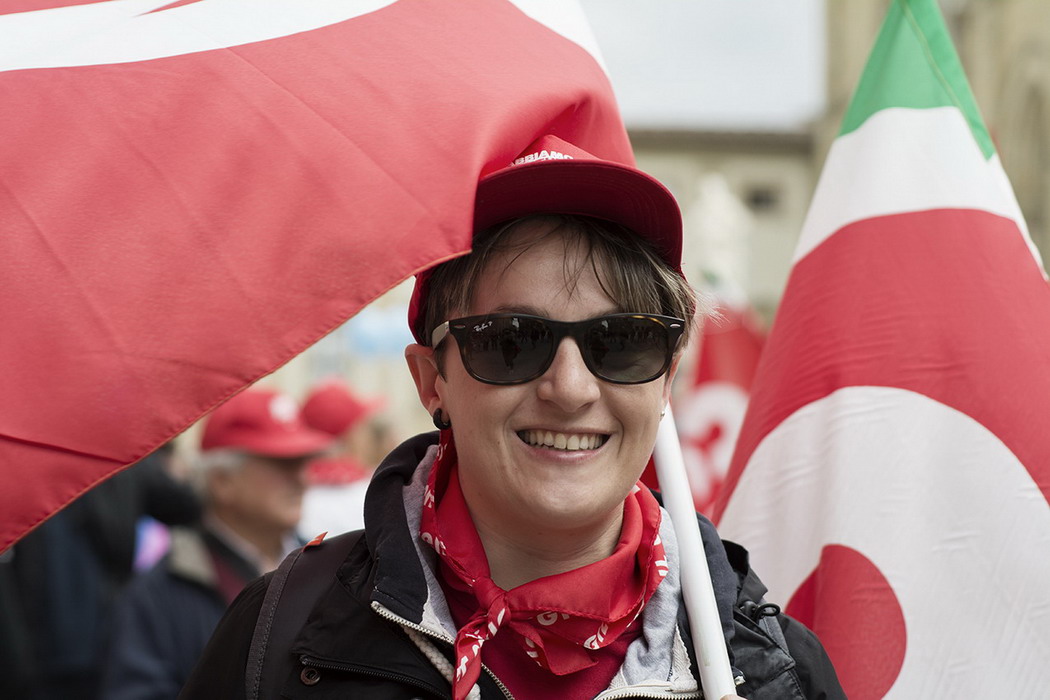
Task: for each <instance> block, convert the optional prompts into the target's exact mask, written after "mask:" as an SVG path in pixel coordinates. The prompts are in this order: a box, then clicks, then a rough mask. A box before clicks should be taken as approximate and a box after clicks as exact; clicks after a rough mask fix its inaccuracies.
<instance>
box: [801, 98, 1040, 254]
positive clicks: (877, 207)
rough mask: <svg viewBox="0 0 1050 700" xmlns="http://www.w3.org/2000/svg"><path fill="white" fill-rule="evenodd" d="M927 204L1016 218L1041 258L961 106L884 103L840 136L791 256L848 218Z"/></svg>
mask: <svg viewBox="0 0 1050 700" xmlns="http://www.w3.org/2000/svg"><path fill="white" fill-rule="evenodd" d="M858 163H864V164H865V167H864V168H863V169H861V168H858V166H857V164H858ZM927 209H983V210H985V211H988V212H991V213H993V214H998V215H999V216H1003V217H1006V218H1008V219H1012V220H1013V221H1014V222H1016V223H1017V226H1018V228H1019V229H1020V230H1021V231H1022V233H1023V235H1024V237H1025V240H1026V241H1027V243H1028V248H1029V250H1031V251H1032V255H1033V256H1034V257H1035V259H1036V261H1037V262H1039V261H1040V257H1039V253H1038V251H1037V249H1036V247H1035V245H1034V244H1033V243H1032V240H1031V237H1030V236H1029V235H1028V229H1027V227H1026V225H1025V223H1024V217H1023V216H1022V215H1021V210H1020V208H1019V207H1018V205H1017V199H1016V198H1015V197H1014V194H1013V190H1012V189H1011V187H1010V183H1009V181H1008V179H1007V177H1006V174H1005V173H1004V172H1003V168H1002V165H1001V164H1000V162H999V156H998V155H996V156H993V157H992V158H991V159H988V160H986V159H985V158H984V155H983V154H982V153H981V150H980V148H978V146H977V142H976V141H974V139H973V135H972V134H971V132H970V127H969V125H967V123H966V120H965V119H964V118H963V115H962V113H961V112H959V110H957V109H955V108H954V107H937V108H933V109H903V108H891V109H884V110H882V111H881V112H878V113H877V114H874V115H873V116H872V117H870V118H869V119H868V120H867V121H866V122H865V123H864V125H863V126H861V127H860V128H859V129H857V130H856V131H852V132H850V133H848V134H845V135H843V136H840V137H839V138H838V139H836V140H835V142H834V143H833V144H832V145H831V149H830V150H829V151H828V157H827V161H826V162H825V164H824V170H823V172H822V174H821V176H820V182H819V183H818V184H817V189H816V191H815V192H814V194H813V203H812V205H811V206H810V209H809V214H808V216H807V217H806V220H805V222H804V223H803V225H802V234H801V236H800V238H799V243H798V248H797V249H796V251H795V258H794V261H793V262H795V263H797V262H798V261H799V260H801V259H802V258H804V257H805V256H806V255H807V254H808V253H809V252H810V251H812V250H813V249H814V248H816V247H817V246H818V245H820V244H821V243H822V242H823V241H824V240H826V239H827V238H828V237H830V236H832V235H833V234H834V233H835V232H836V231H838V230H839V229H841V228H842V227H843V226H845V225H846V224H849V223H852V222H854V221H861V220H863V219H870V218H873V217H877V216H883V215H886V214H901V213H905V212H911V211H924V210H927ZM1040 264H1041V262H1040Z"/></svg>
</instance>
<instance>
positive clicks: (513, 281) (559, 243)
mask: <svg viewBox="0 0 1050 700" xmlns="http://www.w3.org/2000/svg"><path fill="white" fill-rule="evenodd" d="M535 233H536V232H535V231H531V232H530V231H529V230H528V229H525V230H524V231H522V232H520V233H519V234H518V235H519V236H526V237H527V236H529V235H530V234H531V235H535ZM514 255H516V253H508V254H504V255H502V256H496V257H495V258H494V259H493V260H492V261H491V262H490V263H489V264H488V266H487V267H486V268H485V270H484V271H483V273H482V275H481V278H480V280H479V284H478V286H477V288H476V289H475V290H474V291H473V300H474V301H473V303H472V307H471V308H470V309H467V310H465V313H464V314H463V315H480V314H488V313H497V312H499V313H506V312H518V313H526V314H532V315H536V316H543V317H546V318H550V319H555V320H560V321H578V320H582V319H588V318H593V317H595V316H601V315H604V314H609V313H616V312H621V311H632V310H633V309H620V308H618V307H617V304H616V303H615V302H614V301H613V300H612V299H611V298H609V296H607V295H606V294H605V292H604V291H603V290H602V288H601V286H600V285H599V283H598V279H597V278H596V277H595V275H594V272H593V271H592V270H591V269H590V266H589V264H587V265H584V266H583V268H584V269H583V274H582V275H581V276H580V277H579V279H578V280H577V281H576V282H575V283H574V282H573V281H572V280H571V279H566V269H568V270H575V269H576V268H577V267H578V265H580V264H582V260H577V259H575V258H576V255H577V252H576V251H574V250H572V249H571V248H570V249H569V250H567V249H566V246H565V243H564V240H563V239H562V238H561V237H560V236H548V237H547V238H546V239H545V240H542V241H541V242H538V243H536V244H534V245H533V246H532V247H531V248H528V249H527V250H526V251H525V252H524V253H522V254H520V255H518V256H517V257H516V258H514V257H513V256H514ZM567 256H568V258H567ZM511 259H513V262H512V263H511V264H509V265H508V262H509V261H510V260H511ZM445 342H446V343H450V344H451V345H449V346H448V348H447V350H446V352H445V373H444V374H445V377H444V378H441V377H440V376H438V377H436V378H435V380H434V381H435V386H434V389H435V391H436V393H437V396H438V397H439V399H440V406H441V407H442V409H443V410H444V413H445V416H446V417H447V418H448V419H449V420H451V421H452V430H453V434H454V436H455V443H456V450H457V452H458V455H459V475H460V483H461V486H462V489H463V493H464V496H465V497H466V499H467V503H468V505H469V506H470V510H471V514H472V516H473V518H474V521H475V524H476V525H477V526H478V528H479V530H481V529H484V530H489V531H493V530H495V531H497V532H499V531H505V532H506V534H507V535H508V536H513V533H515V532H518V533H527V532H528V531H529V529H530V528H531V529H532V530H536V529H538V528H544V529H548V530H552V531H565V532H568V531H572V530H580V529H590V528H594V527H597V528H603V527H604V528H607V527H610V524H613V525H616V524H617V522H618V520H619V518H620V517H621V515H622V505H621V504H622V502H623V500H624V499H625V498H626V497H627V494H628V493H629V492H630V490H631V488H632V487H633V485H634V484H635V482H636V481H637V480H638V478H639V477H640V475H641V473H642V471H643V469H644V468H645V466H646V463H647V462H648V459H649V456H650V454H651V453H652V450H653V444H654V443H655V441H656V430H657V426H658V424H659V422H660V413H661V411H662V410H663V408H664V406H665V405H666V402H667V399H668V395H669V392H670V373H669V374H668V375H666V376H665V377H661V378H658V379H656V380H655V381H652V382H649V383H647V384H635V385H618V384H610V383H609V382H605V381H603V380H601V379H598V378H597V377H595V376H594V375H593V374H591V372H590V371H589V370H588V369H587V367H586V366H585V365H584V363H583V359H582V358H581V356H580V351H579V349H578V348H577V346H576V343H575V341H573V340H572V339H571V338H565V339H563V340H562V342H561V344H560V346H559V347H558V350H557V354H556V356H555V358H554V361H553V363H552V364H551V366H550V368H549V369H548V370H547V372H546V373H545V374H543V375H542V376H541V377H539V378H538V379H535V380H533V381H531V382H528V383H526V384H517V385H511V386H493V385H490V384H484V383H482V382H479V381H477V380H475V379H473V378H472V377H470V376H469V375H468V374H467V372H466V370H465V369H464V367H463V364H462V360H461V358H460V355H459V352H458V348H457V347H455V346H454V344H455V340H454V339H453V338H451V337H449V338H448V339H447V340H446V341H445ZM672 373H673V369H672ZM546 433H550V434H551V435H552V436H553V437H554V438H555V441H556V442H555V445H556V446H554V447H551V446H546V445H544V444H542V442H543V439H542V438H540V439H539V442H540V444H537V437H538V436H540V435H545V434H546ZM574 438H576V439H574ZM562 444H565V446H564V447H558V446H557V445H562ZM574 447H575V448H576V449H573V448H574ZM617 526H618V525H617Z"/></svg>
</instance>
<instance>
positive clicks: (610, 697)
mask: <svg viewBox="0 0 1050 700" xmlns="http://www.w3.org/2000/svg"><path fill="white" fill-rule="evenodd" d="M372 609H373V610H374V611H375V612H376V614H377V615H379V616H380V617H382V618H385V619H387V620H390V621H391V622H395V623H397V624H399V625H402V626H404V627H408V628H410V629H414V630H415V631H417V632H419V633H421V634H425V635H426V636H428V637H430V638H432V639H437V640H438V641H441V642H444V643H445V644H455V641H456V640H454V639H453V638H451V637H449V636H448V635H445V634H441V633H440V632H435V631H434V630H432V629H430V628H428V627H423V626H422V625H417V624H416V623H415V622H410V621H408V620H406V619H405V618H403V617H401V616H400V615H398V614H396V613H394V612H391V611H390V610H389V609H387V608H385V607H383V605H382V604H380V603H377V602H375V601H372ZM481 667H482V668H483V669H485V673H487V674H488V676H489V678H491V679H492V681H493V682H494V683H495V684H496V686H497V687H498V688H499V689H500V690H501V691H502V692H503V695H504V696H505V697H506V698H507V700H514V696H513V695H512V694H511V692H510V690H509V689H508V688H507V686H505V685H503V681H501V680H500V679H499V678H497V677H496V674H494V673H493V672H492V671H491V670H490V669H489V668H488V666H486V665H485V664H482V665H481ZM416 685H419V683H418V682H417V683H416ZM702 697H703V693H701V692H700V691H695V692H688V693H676V692H675V691H673V690H664V691H657V690H654V691H652V692H651V693H647V692H640V690H639V688H638V686H631V687H628V688H618V689H616V690H604V691H602V692H601V693H599V694H598V695H597V696H595V699H594V700H614V699H624V698H645V699H646V700H649V699H650V698H651V699H652V700H669V699H673V700H691V699H692V698H702Z"/></svg>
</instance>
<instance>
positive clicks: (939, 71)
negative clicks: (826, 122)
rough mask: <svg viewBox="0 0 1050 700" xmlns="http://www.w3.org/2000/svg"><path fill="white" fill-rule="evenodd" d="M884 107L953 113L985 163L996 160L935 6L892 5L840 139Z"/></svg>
mask: <svg viewBox="0 0 1050 700" xmlns="http://www.w3.org/2000/svg"><path fill="white" fill-rule="evenodd" d="M889 107H908V108H914V109H926V108H930V107H956V108H958V109H959V111H961V112H962V113H963V115H964V116H965V117H966V121H967V122H968V123H969V125H970V131H971V132H972V133H973V137H974V139H975V140H976V141H977V144H978V146H980V148H981V151H982V152H983V153H984V157H985V158H991V157H992V155H994V154H995V146H994V145H993V144H992V139H991V136H989V134H988V129H987V128H985V126H984V121H983V120H982V119H981V114H980V111H979V110H978V109H977V102H976V101H975V100H974V98H973V93H972V92H971V91H970V85H969V83H968V82H967V81H966V74H965V73H964V72H963V69H962V64H961V63H960V62H959V56H958V54H957V53H956V52H955V47H954V46H953V45H952V39H951V36H950V35H949V34H948V28H947V27H946V26H945V24H944V18H943V17H942V16H941V12H940V10H939V9H938V8H937V3H936V1H935V0H894V2H893V5H892V7H890V10H889V12H888V13H887V15H886V21H885V22H883V25H882V29H881V30H880V31H879V36H878V39H876V40H875V47H874V48H873V49H872V51H871V57H870V58H869V59H868V64H867V66H865V68H864V74H863V75H862V76H861V79H860V84H859V85H858V86H857V91H856V93H854V95H853V99H852V100H851V101H850V105H849V109H848V110H846V117H845V119H843V122H842V131H840V132H839V136H841V135H843V134H848V133H850V132H851V131H854V130H855V129H857V128H858V127H860V125H861V124H863V123H864V122H865V121H867V119H868V117H870V116H872V115H873V114H875V113H876V112H878V111H880V110H883V109H887V108H889Z"/></svg>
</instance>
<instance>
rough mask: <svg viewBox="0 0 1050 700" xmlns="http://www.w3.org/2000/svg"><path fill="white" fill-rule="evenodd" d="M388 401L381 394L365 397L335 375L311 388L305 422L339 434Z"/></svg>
mask: <svg viewBox="0 0 1050 700" xmlns="http://www.w3.org/2000/svg"><path fill="white" fill-rule="evenodd" d="M385 403H386V402H385V401H384V400H383V399H381V398H375V399H363V398H361V397H359V396H357V395H356V394H354V392H352V391H351V390H350V387H348V386H346V385H345V384H344V383H343V382H340V381H338V380H334V379H333V380H329V381H327V382H325V383H323V384H320V385H318V386H317V387H316V388H315V389H314V390H313V391H312V392H310V395H309V396H308V397H307V398H306V401H305V402H304V403H303V413H302V415H303V422H305V423H306V425H307V426H309V427H311V428H313V429H315V430H320V431H321V432H323V433H328V434H329V435H333V436H335V437H339V436H340V435H342V434H343V433H345V432H346V431H348V430H350V428H352V427H354V426H355V425H357V424H358V423H359V422H360V421H362V420H364V419H365V418H367V417H368V416H370V415H372V414H373V413H375V412H376V411H378V410H379V409H380V408H382V407H383V405H384V404H385Z"/></svg>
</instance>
